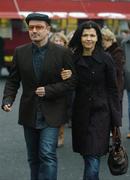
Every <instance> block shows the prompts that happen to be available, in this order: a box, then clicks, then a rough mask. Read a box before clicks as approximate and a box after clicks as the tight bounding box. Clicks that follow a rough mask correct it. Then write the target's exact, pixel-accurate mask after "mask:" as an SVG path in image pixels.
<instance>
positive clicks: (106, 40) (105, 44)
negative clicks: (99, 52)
mask: <svg viewBox="0 0 130 180" xmlns="http://www.w3.org/2000/svg"><path fill="white" fill-rule="evenodd" d="M112 43H113V40H112V39H110V38H109V37H107V36H102V46H103V47H104V49H107V48H109V47H110V46H111V45H112Z"/></svg>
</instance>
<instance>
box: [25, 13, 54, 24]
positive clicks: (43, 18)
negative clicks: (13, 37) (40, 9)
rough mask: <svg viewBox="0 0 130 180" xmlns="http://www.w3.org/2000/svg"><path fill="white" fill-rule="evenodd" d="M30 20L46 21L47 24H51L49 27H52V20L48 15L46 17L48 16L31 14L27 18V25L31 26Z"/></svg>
mask: <svg viewBox="0 0 130 180" xmlns="http://www.w3.org/2000/svg"><path fill="white" fill-rule="evenodd" d="M30 20H38V21H45V22H46V23H47V24H49V25H50V23H51V20H50V18H49V16H48V15H46V14H40V13H31V14H29V15H28V16H27V17H26V19H25V21H26V23H27V24H29V21H30Z"/></svg>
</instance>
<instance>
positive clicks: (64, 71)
mask: <svg viewBox="0 0 130 180" xmlns="http://www.w3.org/2000/svg"><path fill="white" fill-rule="evenodd" d="M71 75H72V71H71V70H69V69H64V68H63V69H62V71H61V78H62V79H63V80H66V79H69V78H70V77H71Z"/></svg>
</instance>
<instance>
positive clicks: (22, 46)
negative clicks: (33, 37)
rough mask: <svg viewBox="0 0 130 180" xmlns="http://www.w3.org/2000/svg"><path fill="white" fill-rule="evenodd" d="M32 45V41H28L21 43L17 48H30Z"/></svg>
mask: <svg viewBox="0 0 130 180" xmlns="http://www.w3.org/2000/svg"><path fill="white" fill-rule="evenodd" d="M31 46H32V43H28V44H22V45H19V46H17V47H16V50H17V49H20V50H21V49H27V48H30V47H31Z"/></svg>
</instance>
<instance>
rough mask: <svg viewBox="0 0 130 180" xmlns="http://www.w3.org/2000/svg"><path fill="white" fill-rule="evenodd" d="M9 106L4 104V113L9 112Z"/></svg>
mask: <svg viewBox="0 0 130 180" xmlns="http://www.w3.org/2000/svg"><path fill="white" fill-rule="evenodd" d="M11 109H12V108H11V105H10V104H5V105H4V106H3V110H4V111H6V112H10V111H11Z"/></svg>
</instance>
